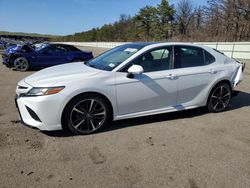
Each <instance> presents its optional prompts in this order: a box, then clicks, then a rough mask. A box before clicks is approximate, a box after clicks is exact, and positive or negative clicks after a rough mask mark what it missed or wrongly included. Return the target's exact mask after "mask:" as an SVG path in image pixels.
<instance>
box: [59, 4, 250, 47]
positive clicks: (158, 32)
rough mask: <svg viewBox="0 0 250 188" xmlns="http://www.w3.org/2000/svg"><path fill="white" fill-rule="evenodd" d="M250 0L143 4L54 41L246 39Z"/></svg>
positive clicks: (249, 17) (249, 26) (247, 38)
mask: <svg viewBox="0 0 250 188" xmlns="http://www.w3.org/2000/svg"><path fill="white" fill-rule="evenodd" d="M249 39H250V0H208V1H207V5H205V6H198V7H195V6H194V4H192V1H191V0H180V1H179V2H178V4H177V5H176V7H175V6H174V5H170V4H169V2H168V1H167V0H162V1H161V3H160V4H159V5H157V6H156V7H154V6H145V7H143V8H141V9H140V10H139V11H138V13H137V14H136V15H135V16H129V15H125V14H122V15H120V18H119V20H118V21H116V22H115V23H112V24H105V25H103V26H102V27H100V28H93V29H91V30H89V31H85V32H80V33H75V34H73V35H67V36H63V37H57V38H56V39H55V40H57V41H79V42H88V41H91V42H93V41H110V42H116V41H117V42H119V41H122V42H126V41H131V42H132V41H248V40H249Z"/></svg>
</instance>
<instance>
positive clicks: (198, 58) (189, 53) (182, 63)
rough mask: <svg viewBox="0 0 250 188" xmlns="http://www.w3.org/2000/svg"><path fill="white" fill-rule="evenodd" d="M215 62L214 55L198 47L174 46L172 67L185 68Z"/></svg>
mask: <svg viewBox="0 0 250 188" xmlns="http://www.w3.org/2000/svg"><path fill="white" fill-rule="evenodd" d="M214 62H215V58H214V56H212V55H211V54H210V53H208V52H207V51H205V50H204V49H202V48H199V47H193V46H175V47H174V67H175V68H187V67H197V66H204V65H209V64H211V63H214Z"/></svg>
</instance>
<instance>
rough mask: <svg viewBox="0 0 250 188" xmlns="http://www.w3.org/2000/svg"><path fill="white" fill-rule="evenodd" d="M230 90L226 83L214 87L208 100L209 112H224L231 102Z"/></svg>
mask: <svg viewBox="0 0 250 188" xmlns="http://www.w3.org/2000/svg"><path fill="white" fill-rule="evenodd" d="M231 97H232V90H231V88H230V86H229V85H228V84H226V83H222V84H218V85H216V86H215V87H214V88H213V89H212V91H211V93H210V95H209V99H208V104H207V108H208V110H209V111H210V112H213V113H217V112H222V111H224V110H225V109H226V108H227V107H228V105H229V103H230V100H231Z"/></svg>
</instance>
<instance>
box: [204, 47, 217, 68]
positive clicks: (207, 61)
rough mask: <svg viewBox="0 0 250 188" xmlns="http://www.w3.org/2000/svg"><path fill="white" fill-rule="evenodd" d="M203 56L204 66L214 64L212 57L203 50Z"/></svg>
mask: <svg viewBox="0 0 250 188" xmlns="http://www.w3.org/2000/svg"><path fill="white" fill-rule="evenodd" d="M204 55H205V65H209V64H211V63H214V62H215V58H214V56H212V55H211V54H210V53H208V52H207V51H205V50H204Z"/></svg>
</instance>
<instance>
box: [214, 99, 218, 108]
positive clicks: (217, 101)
mask: <svg viewBox="0 0 250 188" xmlns="http://www.w3.org/2000/svg"><path fill="white" fill-rule="evenodd" d="M218 104H219V102H218V101H217V102H216V105H215V106H214V109H216V108H217V106H218Z"/></svg>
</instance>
